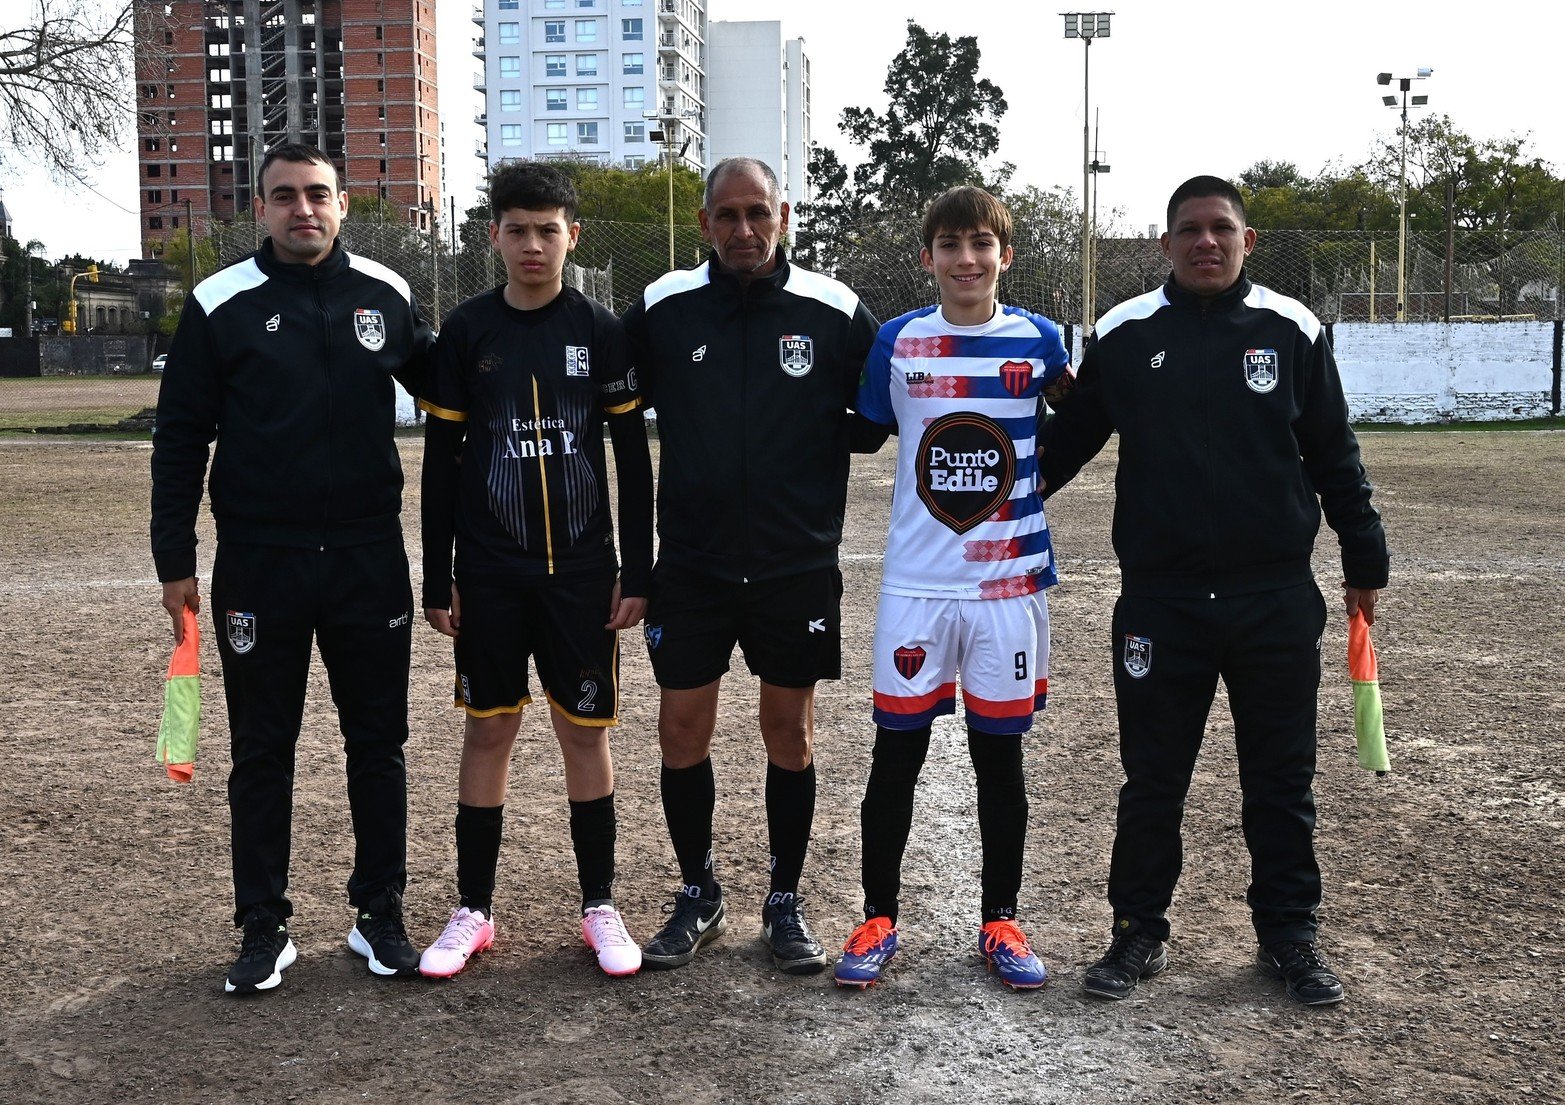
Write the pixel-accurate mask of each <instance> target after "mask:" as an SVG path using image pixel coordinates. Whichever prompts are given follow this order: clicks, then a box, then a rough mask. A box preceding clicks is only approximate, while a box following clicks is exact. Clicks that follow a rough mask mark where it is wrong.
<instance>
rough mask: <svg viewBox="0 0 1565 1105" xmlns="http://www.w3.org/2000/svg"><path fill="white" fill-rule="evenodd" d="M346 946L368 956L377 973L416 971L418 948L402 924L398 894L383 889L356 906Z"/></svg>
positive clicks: (389, 974) (406, 973) (371, 966)
mask: <svg viewBox="0 0 1565 1105" xmlns="http://www.w3.org/2000/svg"><path fill="white" fill-rule="evenodd" d="M348 947H350V948H352V949H353V950H354V951H355V952H357V953H358V954H360V955H362V956H363V957H364V958H365V959H367V960H369V965H370V970H371V971H373V972H375V973H376V974H378V975H385V976H388V977H389V976H391V975H416V974H418V949H417V948H415V947H414V946H413V945H412V944H411V943H410V942H409V941H408V933H407V929H405V928H403V927H402V895H401V894H399V893H398V892H397V891H395V890H384V891H382V892H381V893H380V894H379V895H377V896H376V897H374V898H371V899H370V900H369V901H368V902H366V903H365V904H364V905H363V906H361V907H360V908H359V916H358V920H357V921H355V922H354V925H353V931H352V932H350V933H348Z"/></svg>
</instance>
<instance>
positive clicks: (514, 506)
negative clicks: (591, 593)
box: [419, 287, 641, 581]
mask: <svg viewBox="0 0 1565 1105" xmlns="http://www.w3.org/2000/svg"><path fill="white" fill-rule="evenodd" d="M419 405H420V406H421V407H422V408H423V409H424V410H425V411H427V412H428V413H429V414H430V415H431V416H432V417H434V418H438V419H444V420H447V421H450V422H459V423H465V429H466V440H465V442H464V443H463V446H462V458H461V476H460V482H459V485H458V486H459V487H460V491H459V493H458V496H457V499H458V501H457V503H456V517H455V525H456V569H455V575H456V578H457V579H458V581H460V580H461V579H462V578H464V577H471V578H488V579H492V578H496V577H499V578H502V579H505V580H510V581H515V580H516V579H518V578H531V579H537V578H542V577H548V576H555V575H560V574H577V573H582V572H595V571H603V570H608V571H613V570H614V567H615V556H614V535H613V529H612V526H611V523H610V519H609V494H608V476H607V466H606V463H605V458H604V450H603V422H604V416H605V415H606V414H609V415H612V414H622V413H626V412H630V411H635V410H636V409H637V408H639V407H640V405H641V396H640V395H639V393H638V392H637V390H636V385H635V376H634V373H633V372H632V371H631V370H630V368H629V366H628V365H627V363H626V359H625V339H624V331H623V329H622V328H621V326H620V322H619V320H618V319H617V318H615V316H614V315H613V314H612V313H611V312H609V311H608V310H607V309H605V308H604V307H602V306H600V305H599V304H597V303H595V302H594V301H592V300H591V299H588V298H587V297H586V296H584V295H582V294H581V293H580V292H578V291H577V290H575V289H574V288H569V287H567V288H565V289H563V290H562V291H561V293H560V294H559V295H558V296H557V297H555V299H554V300H553V301H551V302H550V303H549V304H547V305H546V306H544V307H540V308H538V309H537V310H532V311H522V310H517V309H516V308H514V307H512V306H510V305H509V304H507V303H506V302H505V295H504V288H496V289H495V290H493V291H490V292H485V293H483V294H482V295H478V296H474V297H473V298H472V299H469V300H467V301H466V302H464V303H462V304H460V305H459V306H458V307H457V308H456V309H455V310H454V311H452V312H451V314H450V315H449V316H448V317H447V318H446V322H445V325H444V326H443V327H442V328H441V331H440V338H439V340H438V342H437V343H436V346H435V369H434V373H433V376H432V379H431V381H430V383H429V385H428V387H427V388H426V390H425V394H424V396H423V398H422V399H421V400H420V403H419ZM432 508H433V509H435V510H437V511H438V510H439V509H440V507H439V504H432V503H425V504H424V509H425V510H426V512H428V511H430V510H431V509H432Z"/></svg>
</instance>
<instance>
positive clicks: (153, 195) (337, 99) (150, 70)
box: [136, 0, 440, 255]
mask: <svg viewBox="0 0 1565 1105" xmlns="http://www.w3.org/2000/svg"><path fill="white" fill-rule="evenodd" d="M136 8H137V11H136V34H137V42H138V48H137V50H136V97H137V111H138V135H137V139H138V151H139V160H140V164H139V166H138V172H139V173H140V177H141V179H140V194H141V237H142V240H143V242H144V243H145V248H146V252H147V253H148V255H151V254H153V253H155V252H157V251H158V248H157V246H156V245H154V243H158V244H161V243H162V242H165V241H167V240H168V238H169V237H170V236H171V235H173V234H175V233H176V232H178V231H180V230H183V229H185V228H186V227H188V226H190V225H191V224H192V223H193V224H194V226H195V228H196V232H197V233H198V234H199V233H201V231H202V227H204V226H205V225H206V224H207V222H208V221H209V220H212V219H216V220H219V221H223V222H226V221H229V220H232V219H233V217H234V216H235V214H236V213H242V212H246V211H248V210H249V209H250V203H251V197H252V195H253V192H254V179H255V167H256V166H258V165H259V164H260V160H261V157H262V156H263V154H264V153H265V151H266V150H267V148H268V147H270V146H273V145H276V144H278V143H280V142H285V141H299V142H308V143H310V144H311V145H314V146H319V147H320V148H321V149H322V150H324V151H326V153H327V154H328V155H329V156H330V157H331V158H332V160H333V161H335V162H336V164H337V170H338V172H339V173H341V174H342V179H343V183H344V185H345V187H346V188H347V190H348V191H349V192H350V193H352V194H362V195H370V196H374V195H380V196H381V197H383V198H384V199H385V200H386V201H387V202H388V203H389V204H391V205H392V206H394V207H396V208H398V209H402V210H403V211H404V212H405V213H406V215H407V218H408V220H409V222H410V223H412V224H413V225H416V226H418V227H420V228H421V229H427V228H428V226H429V222H430V219H431V218H432V217H433V215H434V213H435V212H438V211H439V210H440V121H439V111H438V98H437V95H436V84H435V4H434V0H137V4H136Z"/></svg>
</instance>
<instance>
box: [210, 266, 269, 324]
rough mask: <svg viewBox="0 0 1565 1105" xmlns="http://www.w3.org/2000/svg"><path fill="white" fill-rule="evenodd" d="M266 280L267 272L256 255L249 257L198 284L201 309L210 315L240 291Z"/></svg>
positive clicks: (258, 285) (256, 286) (259, 284)
mask: <svg viewBox="0 0 1565 1105" xmlns="http://www.w3.org/2000/svg"><path fill="white" fill-rule="evenodd" d="M266 281H267V275H266V273H264V272H262V271H261V266H260V265H257V264H256V263H255V258H254V257H249V258H246V259H245V260H243V261H241V262H239V264H237V265H230V266H229V267H228V268H226V269H223V270H222V271H221V272H216V273H213V274H212V275H211V276H209V277H207V278H206V279H205V280H203V281H201V283H199V284H197V285H196V292H195V295H196V302H197V303H199V304H201V309H202V310H203V311H205V312H206V313H207V314H209V315H210V314H211V313H212V312H213V311H215V310H217V309H218V308H219V307H221V306H222V305H223V304H225V303H227V302H228V301H229V300H230V299H232V298H234V296H236V295H238V294H239V293H240V292H247V291H249V290H250V289H251V288H259V287H260V286H261V285H262V284H265V283H266Z"/></svg>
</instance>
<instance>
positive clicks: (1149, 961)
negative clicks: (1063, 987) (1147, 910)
mask: <svg viewBox="0 0 1565 1105" xmlns="http://www.w3.org/2000/svg"><path fill="white" fill-rule="evenodd" d="M1167 966H1168V952H1167V950H1166V949H1164V947H1163V941H1161V940H1159V939H1158V938H1157V937H1155V936H1153V935H1151V934H1150V933H1149V932H1147V931H1146V929H1144V928H1142V927H1141V926H1140V925H1138V924H1137V923H1136V922H1135V921H1132V920H1131V919H1129V918H1128V917H1122V918H1120V919H1119V920H1117V921H1115V922H1114V941H1113V943H1111V944H1109V950H1108V951H1107V952H1105V953H1104V955H1103V958H1102V959H1100V960H1098V961H1097V962H1096V963H1094V964H1093V965H1092V966H1090V967H1088V968H1087V973H1086V974H1085V975H1083V976H1082V979H1081V988H1082V989H1083V990H1085V991H1086V992H1087V993H1089V994H1091V995H1092V996H1093V997H1096V998H1108V999H1109V1000H1111V1001H1118V1000H1119V999H1120V998H1127V997H1129V996H1130V995H1131V993H1133V992H1134V991H1135V989H1136V983H1138V982H1140V981H1141V980H1142V979H1144V978H1151V977H1152V976H1153V975H1155V974H1158V973H1160V972H1161V971H1162V970H1163V969H1164V968H1166V967H1167Z"/></svg>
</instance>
